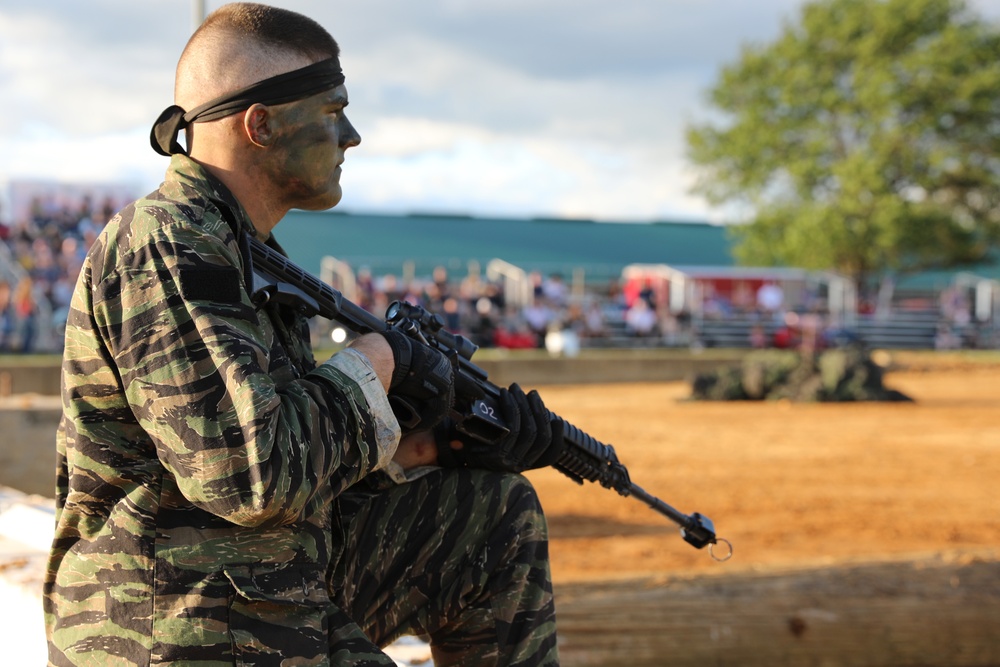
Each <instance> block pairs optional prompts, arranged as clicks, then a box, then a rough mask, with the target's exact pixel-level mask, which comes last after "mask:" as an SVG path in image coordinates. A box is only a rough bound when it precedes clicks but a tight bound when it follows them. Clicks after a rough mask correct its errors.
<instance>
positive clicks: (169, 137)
mask: <svg viewBox="0 0 1000 667" xmlns="http://www.w3.org/2000/svg"><path fill="white" fill-rule="evenodd" d="M342 83H344V73H343V71H342V70H341V69H340V61H339V60H338V59H337V58H336V57H333V58H327V59H326V60H321V61H319V62H316V63H313V64H312V65H306V66H305V67H301V68H299V69H296V70H292V71H291V72H285V73H284V74H278V75H276V76H272V77H270V78H268V79H264V80H263V81H258V82H257V83H254V84H251V85H249V86H246V87H245V88H240V89H239V90H237V91H235V92H232V93H226V94H225V95H222V96H220V97H217V98H215V99H214V100H209V101H208V102H206V103H205V104H202V105H201V106H198V107H195V108H194V109H192V110H191V111H185V110H184V109H183V108H182V107H179V106H177V105H176V104H174V105H171V106H169V107H167V108H166V109H164V110H163V113H161V114H160V116H159V118H157V119H156V122H154V123H153V129H152V131H150V133H149V143H150V144H151V145H152V146H153V150H155V151H156V152H157V153H159V154H160V155H166V156H170V155H174V154H175V153H183V154H187V151H185V150H184V147H183V146H181V145H180V143H179V142H178V141H177V134H178V132H180V131H181V130H183V129H184V128H186V127H187V126H188V125H190V124H191V123H205V122H208V121H211V120H217V119H219V118H225V117H226V116H231V115H233V114H235V113H239V112H241V111H245V110H246V109H249V108H250V107H251V106H253V105H254V104H257V103H260V104H285V103H287V102H294V101H296V100H301V99H303V98H306V97H310V96H311V95H315V94H317V93H322V92H323V91H326V90H330V89H332V88H336V87H337V86H339V85H341V84H342Z"/></svg>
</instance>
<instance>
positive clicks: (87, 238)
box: [0, 196, 120, 352]
mask: <svg viewBox="0 0 1000 667" xmlns="http://www.w3.org/2000/svg"><path fill="white" fill-rule="evenodd" d="M119 204H120V202H116V201H113V200H111V199H110V198H108V199H105V200H102V201H100V202H95V201H94V200H93V199H92V198H90V197H86V196H85V197H83V199H82V201H81V202H80V203H79V204H78V205H77V206H73V207H70V206H67V205H66V204H65V203H61V202H59V200H55V199H51V200H50V199H45V198H36V199H34V200H32V203H31V208H30V211H29V214H28V215H27V216H22V218H21V220H20V221H19V222H16V223H6V224H0V239H2V240H3V244H2V246H0V352H33V351H52V350H55V349H61V347H62V330H63V327H64V325H65V323H66V315H67V313H68V312H69V303H70V298H71V297H72V294H73V286H74V285H75V284H76V279H77V276H78V275H79V273H80V267H81V266H82V265H83V260H84V257H85V256H86V253H87V249H88V248H89V247H90V246H91V244H92V243H93V242H94V240H95V239H96V238H97V235H98V234H99V233H100V231H101V229H103V227H104V225H105V224H106V223H107V221H108V220H109V219H110V218H111V216H112V215H114V213H115V211H116V209H117V207H118V205H119Z"/></svg>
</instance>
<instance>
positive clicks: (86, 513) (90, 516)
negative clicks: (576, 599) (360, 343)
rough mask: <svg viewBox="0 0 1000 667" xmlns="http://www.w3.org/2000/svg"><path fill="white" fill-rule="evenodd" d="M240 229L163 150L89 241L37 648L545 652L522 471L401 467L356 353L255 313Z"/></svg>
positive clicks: (202, 175)
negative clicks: (145, 186) (130, 199)
mask: <svg viewBox="0 0 1000 667" xmlns="http://www.w3.org/2000/svg"><path fill="white" fill-rule="evenodd" d="M241 227H242V228H249V223H248V222H247V220H246V215H245V212H244V211H243V210H242V208H241V207H240V205H239V204H238V203H237V202H236V201H235V199H233V197H232V195H231V194H229V193H228V191H227V190H226V188H225V187H224V186H222V185H221V183H219V182H218V181H217V180H215V179H214V178H212V177H211V176H210V175H208V174H207V173H206V172H205V171H203V170H202V169H201V168H200V167H199V166H198V165H197V164H196V163H194V162H193V161H191V160H190V159H188V158H187V157H185V156H183V155H176V156H174V157H173V158H172V162H171V168H170V170H169V171H168V173H167V179H166V181H165V183H164V184H163V185H162V186H161V187H160V189H159V190H158V191H157V192H154V193H152V194H150V195H149V196H148V197H146V198H145V199H141V200H139V201H137V202H135V203H134V204H132V205H130V206H129V207H127V208H126V209H124V210H123V211H122V212H121V213H120V214H119V215H118V216H117V217H116V218H115V219H114V220H112V221H111V222H110V223H109V224H108V226H107V229H106V230H105V231H104V233H103V234H102V235H101V236H100V238H99V239H98V241H97V242H96V243H95V245H94V247H93V248H92V249H91V251H90V253H89V254H88V257H87V260H86V264H85V266H84V268H83V271H82V274H81V278H80V281H79V283H78V285H77V288H76V292H75V294H74V297H73V302H72V307H71V311H70V315H69V320H68V322H67V327H66V350H65V358H64V363H63V419H62V423H61V425H60V428H59V433H58V459H59V467H58V476H57V488H56V493H57V517H56V535H55V540H54V542H53V547H52V552H51V556H50V559H49V567H48V572H47V576H46V582H45V601H44V603H45V620H46V630H47V635H48V640H49V661H50V664H52V665H101V666H104V665H147V664H155V665H160V664H178V665H179V664H183V665H199V666H205V667H208V666H215V665H234V664H238V665H260V666H263V665H328V664H351V665H393V664H394V663H393V661H392V660H391V659H389V658H388V657H387V656H385V655H384V654H383V653H382V652H381V651H379V650H378V648H376V645H383V646H384V645H385V644H387V643H389V642H391V641H392V640H394V639H395V638H397V637H398V636H400V635H402V634H408V633H412V634H420V635H424V636H427V637H430V638H431V640H432V643H433V645H434V647H435V655H436V659H438V661H439V664H455V665H458V664H462V665H487V664H517V665H543V664H544V665H549V664H556V663H557V658H556V650H555V630H554V612H553V604H552V592H551V582H550V577H549V571H548V564H547V560H548V559H547V553H546V550H547V542H546V535H545V522H544V517H543V516H542V513H541V509H540V507H539V505H538V501H537V498H536V497H535V495H534V491H533V489H532V488H531V486H530V485H529V484H528V483H527V482H526V481H525V480H524V479H523V478H522V477H520V476H516V475H497V474H493V473H486V472H482V471H452V470H449V471H445V470H441V469H436V468H430V469H423V470H421V471H419V472H420V473H422V476H419V478H417V479H413V480H407V479H405V476H404V474H403V472H402V470H401V469H399V467H398V466H397V465H396V464H395V463H393V462H392V461H391V458H392V455H393V453H394V451H395V447H396V443H397V442H398V438H399V428H398V425H397V424H396V422H395V419H394V418H393V417H392V413H391V410H390V409H389V406H388V401H387V399H386V397H385V393H384V392H383V390H382V387H381V385H380V383H379V381H378V378H377V377H376V376H375V373H374V372H373V370H372V368H371V366H370V364H369V363H368V362H367V360H366V359H365V358H364V356H363V355H360V354H358V353H356V352H354V351H353V350H347V351H345V352H342V353H339V354H337V355H334V357H333V358H332V359H330V360H329V361H327V362H325V363H323V364H320V365H318V366H317V365H316V364H315V362H314V360H313V358H312V353H311V351H310V349H309V345H308V331H307V329H306V323H305V321H304V320H303V319H302V318H301V317H299V316H298V315H297V314H296V313H294V312H292V311H291V310H289V309H287V308H285V307H283V306H271V305H269V306H267V307H266V308H265V309H263V310H256V309H255V308H254V306H253V304H252V303H251V301H250V298H249V295H248V294H247V291H246V288H245V284H246V283H245V280H244V276H243V266H244V265H243V260H242V258H241V255H240V252H239V248H238V243H237V240H236V236H235V234H234V231H235V230H236V229H238V228H241ZM411 477H417V475H415V474H411ZM376 482H377V483H376ZM362 629H363V631H364V632H362Z"/></svg>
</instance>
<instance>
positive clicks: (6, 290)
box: [0, 280, 17, 352]
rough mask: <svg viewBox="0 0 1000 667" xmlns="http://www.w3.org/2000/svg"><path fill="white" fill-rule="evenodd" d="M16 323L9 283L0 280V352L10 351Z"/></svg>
mask: <svg viewBox="0 0 1000 667" xmlns="http://www.w3.org/2000/svg"><path fill="white" fill-rule="evenodd" d="M16 322H17V316H16V315H15V313H14V301H13V294H12V293H11V289H10V283H8V282H7V281H6V280H0V352H9V351H10V350H11V346H12V344H13V340H14V326H15V324H16Z"/></svg>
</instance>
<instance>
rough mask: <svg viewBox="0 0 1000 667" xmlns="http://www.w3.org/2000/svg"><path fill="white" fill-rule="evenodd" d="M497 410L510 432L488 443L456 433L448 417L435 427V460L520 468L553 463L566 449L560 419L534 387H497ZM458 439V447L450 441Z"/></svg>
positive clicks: (450, 464) (461, 465)
mask: <svg viewBox="0 0 1000 667" xmlns="http://www.w3.org/2000/svg"><path fill="white" fill-rule="evenodd" d="M500 412H501V414H502V415H503V420H504V423H505V424H506V425H507V427H508V428H509V429H510V432H509V433H508V434H507V435H505V436H504V437H503V438H501V439H500V440H499V441H498V442H496V443H492V444H487V443H484V442H481V441H479V440H475V439H473V438H469V437H468V436H465V435H462V434H460V433H456V432H455V431H454V429H453V428H452V424H451V422H450V421H449V420H445V421H443V422H442V423H441V424H439V425H438V427H437V428H436V429H435V441H436V443H437V447H438V462H439V463H440V464H441V465H442V466H444V467H446V468H447V467H455V468H482V469H485V470H497V471H502V472H522V471H524V470H532V469H534V468H544V467H545V466H548V465H552V464H553V463H555V462H556V461H557V460H558V459H559V456H560V455H561V454H562V453H563V451H565V449H566V442H565V440H563V435H562V425H563V423H562V420H559V419H556V420H551V421H550V418H549V411H548V410H547V409H546V407H545V404H544V403H543V402H542V398H541V396H539V395H538V392H537V391H534V390H532V391H531V392H530V393H529V394H525V393H524V390H522V389H521V387H520V386H518V385H517V384H512V385H510V388H509V389H501V390H500ZM453 441H458V442H460V443H461V446H460V447H459V448H456V447H453V446H452V444H451V443H452V442H453Z"/></svg>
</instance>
